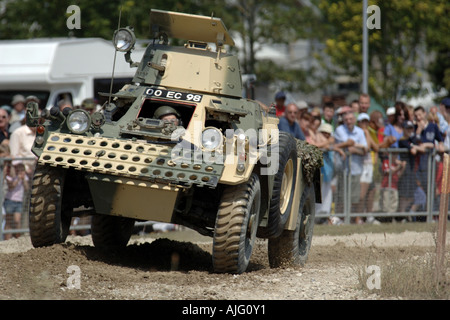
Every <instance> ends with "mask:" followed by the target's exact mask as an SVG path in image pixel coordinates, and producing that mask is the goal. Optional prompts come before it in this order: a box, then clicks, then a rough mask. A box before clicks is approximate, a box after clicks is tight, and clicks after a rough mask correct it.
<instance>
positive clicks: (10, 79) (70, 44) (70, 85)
mask: <svg viewBox="0 0 450 320" xmlns="http://www.w3.org/2000/svg"><path fill="white" fill-rule="evenodd" d="M144 51H145V48H140V47H138V45H136V49H135V50H134V51H133V53H132V55H131V59H132V60H133V61H137V62H139V61H140V60H141V58H142V56H143V54H144ZM114 55H115V49H114V46H113V44H112V41H107V40H104V39H100V38H51V39H29V40H2V41H0V106H1V105H5V104H6V105H10V104H11V100H12V97H13V96H14V95H16V94H21V95H23V96H24V97H27V96H29V95H35V96H37V97H38V98H39V99H40V101H41V103H40V107H41V108H42V109H43V108H51V107H52V106H54V105H57V103H58V101H60V100H61V99H70V100H71V101H72V104H73V105H74V106H79V105H81V103H82V101H83V100H84V99H86V98H95V99H97V101H98V103H99V104H102V103H103V102H104V101H105V99H106V98H104V97H100V96H99V94H98V93H99V92H109V91H110V85H111V76H112V71H113V62H114ZM123 55H124V54H123V53H121V52H117V56H116V62H115V71H114V86H113V92H114V91H117V90H118V89H120V88H121V87H122V86H123V85H124V84H125V83H129V82H130V81H131V80H132V78H133V76H134V73H135V72H136V68H130V65H129V64H128V63H127V62H126V61H125V59H124V57H123Z"/></svg>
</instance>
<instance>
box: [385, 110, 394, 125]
mask: <svg viewBox="0 0 450 320" xmlns="http://www.w3.org/2000/svg"><path fill="white" fill-rule="evenodd" d="M394 117H395V107H389V108H387V110H386V118H387V123H388V124H394Z"/></svg>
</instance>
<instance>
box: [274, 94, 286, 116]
mask: <svg viewBox="0 0 450 320" xmlns="http://www.w3.org/2000/svg"><path fill="white" fill-rule="evenodd" d="M285 102H286V94H285V93H284V92H283V91H279V92H277V94H276V95H275V109H276V116H277V117H282V116H284V111H285V110H286V106H285V105H284V103H285Z"/></svg>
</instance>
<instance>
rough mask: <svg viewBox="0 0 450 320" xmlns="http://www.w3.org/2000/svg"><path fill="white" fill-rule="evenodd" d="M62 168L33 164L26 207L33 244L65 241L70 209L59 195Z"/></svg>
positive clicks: (64, 174) (70, 217)
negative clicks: (29, 194) (34, 165)
mask: <svg viewBox="0 0 450 320" xmlns="http://www.w3.org/2000/svg"><path fill="white" fill-rule="evenodd" d="M65 178H66V171H65V170H64V169H60V168H54V167H49V166H43V165H37V166H36V170H35V172H34V176H33V181H32V187H31V197H30V209H29V210H30V211H29V213H30V214H29V228H30V237H31V243H32V244H33V246H34V247H35V248H37V247H44V246H51V245H53V244H57V243H62V242H64V241H66V238H67V235H68V234H69V228H70V222H71V220H72V212H73V209H72V208H71V207H70V206H68V205H66V204H65V202H64V199H63V195H64V183H65Z"/></svg>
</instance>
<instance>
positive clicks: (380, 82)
mask: <svg viewBox="0 0 450 320" xmlns="http://www.w3.org/2000/svg"><path fill="white" fill-rule="evenodd" d="M308 3H312V5H307V4H308ZM372 4H375V5H378V6H379V7H380V9H381V29H380V30H376V29H374V30H369V57H370V63H369V75H370V78H369V93H370V94H371V95H372V96H374V97H375V98H376V99H377V100H379V101H380V102H381V100H383V99H386V100H393V99H394V98H395V94H396V92H397V90H398V88H399V87H401V86H402V85H403V84H404V83H405V82H408V81H409V80H410V79H412V78H413V77H414V76H420V75H421V73H422V72H423V71H425V70H419V69H417V68H416V67H415V66H417V65H418V63H417V62H418V61H421V60H420V59H423V58H424V56H429V55H430V54H431V52H433V53H435V54H436V59H435V61H434V62H433V63H432V64H431V65H430V66H429V69H428V71H429V72H430V73H431V76H432V79H433V80H434V81H435V82H436V83H437V84H438V85H439V84H440V85H445V86H446V88H447V89H450V49H449V48H450V37H448V31H449V30H450V21H449V19H447V16H448V13H449V12H450V4H449V3H448V0H435V1H432V2H426V1H421V0H402V1H382V0H370V1H369V5H372ZM69 5H77V6H79V7H80V10H81V29H79V30H77V29H73V30H69V29H68V28H67V26H66V21H67V18H68V17H69V16H70V15H71V14H70V13H66V10H67V7H68V6H69ZM152 8H156V9H160V10H170V11H178V12H185V13H192V14H201V15H206V16H210V15H213V16H216V17H220V18H222V19H223V20H224V22H225V25H226V26H227V27H228V29H229V30H231V32H232V35H233V37H234V38H235V40H237V41H239V42H240V43H242V44H243V45H242V49H241V52H240V56H241V59H240V60H241V65H242V72H243V73H256V75H257V77H258V79H259V81H264V82H268V83H269V82H274V81H278V82H282V83H285V84H287V85H286V88H287V87H289V88H287V89H293V90H302V91H305V92H308V91H311V90H313V89H314V87H312V86H316V87H320V86H322V85H324V84H326V82H327V81H328V80H329V79H332V77H333V75H335V74H343V73H344V74H347V75H350V76H356V77H359V76H360V75H361V73H362V25H363V21H362V1H354V0H310V1H300V0H278V1H271V0H226V1H223V0H194V1H187V0H152V1H137V0H109V1H106V0H56V1H49V0H43V1H35V0H0V39H29V38H37V37H67V36H73V37H101V38H104V39H107V40H109V39H111V38H112V35H113V32H114V30H115V29H116V28H117V25H118V20H119V12H120V9H122V14H121V26H126V25H129V26H133V27H134V29H135V33H136V35H137V37H138V38H141V39H147V38H149V37H150V26H149V13H150V10H151V9H152ZM369 16H370V14H369ZM298 39H314V40H315V41H320V42H321V43H323V44H324V46H325V48H324V47H323V46H317V47H316V48H317V51H316V52H315V53H314V57H315V58H319V63H320V68H322V69H324V70H325V71H326V72H324V73H322V74H326V76H325V77H326V78H323V79H319V78H317V76H316V75H315V73H314V71H315V70H303V69H299V68H297V69H294V68H293V67H292V66H291V65H286V64H284V65H283V64H279V63H277V64H274V63H272V62H269V61H264V60H258V59H257V53H258V51H259V50H260V49H261V44H273V45H279V46H285V45H287V44H290V43H293V42H295V41H296V40H298ZM232 50H236V49H232ZM329 60H331V64H330V63H329V62H328V61H329ZM330 65H331V66H330ZM311 80H315V82H311ZM312 83H313V84H312Z"/></svg>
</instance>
